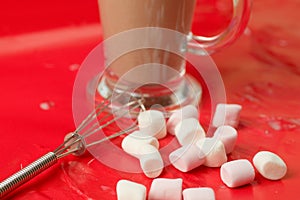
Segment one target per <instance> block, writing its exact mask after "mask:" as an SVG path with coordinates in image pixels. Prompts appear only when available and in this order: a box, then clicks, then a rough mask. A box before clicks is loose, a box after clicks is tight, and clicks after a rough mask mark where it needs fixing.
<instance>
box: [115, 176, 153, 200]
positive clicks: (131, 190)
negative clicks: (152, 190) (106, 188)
mask: <svg viewBox="0 0 300 200" xmlns="http://www.w3.org/2000/svg"><path fill="white" fill-rule="evenodd" d="M116 190H117V199H118V200H128V199H130V200H146V195H147V194H146V187H145V186H144V185H142V184H139V183H135V182H132V181H127V180H119V181H118V183H117V188H116Z"/></svg>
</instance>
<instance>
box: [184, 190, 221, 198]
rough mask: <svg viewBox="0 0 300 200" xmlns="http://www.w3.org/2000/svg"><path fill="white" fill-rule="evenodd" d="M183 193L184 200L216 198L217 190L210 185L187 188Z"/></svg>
mask: <svg viewBox="0 0 300 200" xmlns="http://www.w3.org/2000/svg"><path fill="white" fill-rule="evenodd" d="M182 194H183V199H184V200H215V192H214V190H213V189H212V188H209V187H199V188H187V189H185V190H183V192H182Z"/></svg>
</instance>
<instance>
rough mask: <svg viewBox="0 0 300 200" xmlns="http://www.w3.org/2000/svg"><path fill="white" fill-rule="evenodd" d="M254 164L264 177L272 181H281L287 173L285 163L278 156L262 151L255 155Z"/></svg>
mask: <svg viewBox="0 0 300 200" xmlns="http://www.w3.org/2000/svg"><path fill="white" fill-rule="evenodd" d="M253 164H254V166H255V168H256V169H257V171H258V172H259V173H260V174H261V175H262V176H263V177H265V178H267V179H270V180H279V179H281V178H283V177H284V176H285V174H286V172H287V166H286V164H285V162H284V161H283V160H282V159H281V158H280V157H279V156H278V155H277V154H275V153H272V152H269V151H260V152H258V153H257V154H255V156H254V157H253Z"/></svg>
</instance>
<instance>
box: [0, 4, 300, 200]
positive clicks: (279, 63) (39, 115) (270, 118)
mask: <svg viewBox="0 0 300 200" xmlns="http://www.w3.org/2000/svg"><path fill="white" fill-rule="evenodd" d="M201 2H202V3H203V5H202V6H199V7H197V11H198V12H200V13H201V17H200V18H198V16H197V18H196V19H195V21H194V25H193V29H194V30H195V31H196V32H197V33H202V34H204V33H206V34H210V35H211V34H214V33H216V32H218V31H219V30H220V29H222V28H224V27H225V26H226V22H228V20H229V19H230V11H231V8H230V6H229V7H228V6H226V3H229V1H225V0H224V1H213V3H214V6H211V5H207V4H204V3H207V2H208V1H206V0H203V1H201ZM211 2H212V1H211ZM299 6H300V4H299V1H297V0H288V1H287V0H286V1H283V0H260V1H254V4H253V11H252V16H251V20H250V22H249V29H247V31H246V32H245V34H243V35H242V37H241V38H240V39H238V40H237V41H236V43H235V44H233V45H232V46H230V47H228V48H226V49H224V50H222V51H221V52H218V53H216V54H214V55H213V59H214V61H215V62H216V64H217V66H218V68H219V70H220V72H221V74H222V77H223V80H224V84H225V87H226V93H227V100H228V102H229V103H238V104H241V105H242V106H243V110H242V113H241V123H240V126H239V128H238V132H239V137H238V142H237V146H236V148H235V150H234V152H233V153H232V154H231V155H230V156H229V159H239V158H246V159H249V160H251V159H252V157H253V156H254V154H255V153H256V152H258V151H259V150H270V151H273V152H275V153H277V154H279V155H280V156H281V157H282V158H283V159H284V160H285V162H286V163H287V166H288V172H287V175H286V176H285V177H284V178H283V179H282V180H279V181H269V180H266V179H264V178H263V177H262V176H261V175H259V174H256V178H255V181H254V182H253V183H251V184H249V185H248V186H245V187H240V188H236V189H229V188H227V187H226V186H225V185H224V184H223V183H222V181H221V180H220V177H219V169H212V168H206V167H200V168H198V169H196V170H193V171H191V172H189V173H181V172H179V171H177V170H176V169H175V168H174V167H172V166H168V167H166V168H165V170H164V172H163V174H162V175H161V177H168V178H176V177H181V178H183V187H184V188H187V187H199V186H207V187H212V188H213V189H214V191H215V193H216V199H298V198H297V197H298V193H299V191H297V188H298V187H297V186H299V184H300V175H299V169H300V162H299V152H300V115H299V110H300V87H299V85H300V65H299V62H300V57H299V56H298V51H299V50H300V24H299V19H300V12H299V11H298V8H299ZM217 12H221V14H217ZM0 19H1V23H0V87H1V96H2V98H1V104H0V124H1V129H0V130H1V131H0V133H1V139H0V146H1V148H0V152H1V161H0V180H3V179H4V178H6V177H7V176H8V175H10V174H12V173H14V172H16V171H17V170H19V169H20V168H22V167H24V166H26V165H27V164H29V163H30V162H32V161H33V160H34V159H36V158H38V157H40V156H41V155H43V154H45V153H47V152H48V151H52V150H53V149H54V148H55V147H56V146H58V145H59V144H60V143H61V142H62V140H63V137H64V135H65V134H66V133H68V132H70V131H72V130H73V129H74V128H75V126H74V122H73V117H72V89H73V82H74V80H75V77H76V73H77V70H78V69H77V67H78V66H79V65H80V64H81V63H82V61H83V60H84V58H85V57H86V56H87V55H88V53H89V52H90V51H91V50H92V49H93V48H94V47H95V46H96V45H97V44H98V43H99V42H100V41H101V25H100V23H99V20H98V9H97V2H96V1H83V0H77V1H74V0H73V1H70V0H64V1H58V0H56V1H51V2H44V1H43V2H35V1H26V3H25V1H24V2H22V1H16V0H14V1H9V2H6V3H1V7H0ZM41 104H42V105H43V104H45V105H49V109H46V110H45V109H41V107H40V106H41ZM208 105H209V101H208V93H207V91H204V98H203V103H202V108H203V109H204V110H203V112H202V113H201V121H202V123H203V125H204V126H205V127H207V125H208V123H209V117H210V112H209V111H205V108H208V107H209V106H208ZM206 110H207V109H206ZM120 179H129V180H132V181H136V182H140V183H143V184H144V185H146V186H147V188H148V189H149V186H150V184H151V181H152V180H151V179H148V178H146V177H145V176H144V175H143V174H131V173H125V172H120V171H117V170H114V169H111V168H109V167H107V166H105V165H103V164H102V163H100V162H98V161H96V160H94V158H93V157H92V156H91V155H89V154H87V155H85V156H82V157H75V156H69V157H66V158H63V159H62V160H60V161H59V163H58V164H56V165H55V166H53V167H52V168H51V169H49V170H47V171H45V172H44V173H42V174H41V175H39V176H38V177H36V178H35V179H33V180H32V181H30V182H29V183H27V184H25V185H24V186H22V187H21V188H19V189H18V190H17V191H15V192H14V193H12V194H11V195H9V196H8V197H7V199H22V200H23V199H31V200H33V199H39V200H41V199H104V200H105V199H108V200H111V199H116V193H115V185H116V183H117V181H118V180H120Z"/></svg>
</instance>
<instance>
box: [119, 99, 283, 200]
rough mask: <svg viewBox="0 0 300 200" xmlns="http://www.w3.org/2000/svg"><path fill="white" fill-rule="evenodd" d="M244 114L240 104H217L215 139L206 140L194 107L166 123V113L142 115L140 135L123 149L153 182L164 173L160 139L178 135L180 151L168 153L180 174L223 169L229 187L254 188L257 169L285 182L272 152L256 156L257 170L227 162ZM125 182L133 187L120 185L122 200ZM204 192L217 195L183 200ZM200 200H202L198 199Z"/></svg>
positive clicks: (190, 191) (136, 133)
mask: <svg viewBox="0 0 300 200" xmlns="http://www.w3.org/2000/svg"><path fill="white" fill-rule="evenodd" d="M241 109H242V107H241V106H240V105H238V104H218V105H217V106H216V109H215V113H214V116H213V120H212V126H213V127H216V130H215V132H214V134H213V136H212V137H207V136H206V133H205V131H204V129H203V128H202V126H201V124H200V123H199V120H198V109H197V108H196V107H194V106H192V105H188V106H185V107H183V108H182V109H180V110H178V111H176V112H174V113H173V114H172V115H171V116H170V117H169V119H168V121H167V122H166V120H165V118H164V115H163V113H162V112H160V111H157V110H147V111H144V112H141V113H140V114H139V116H138V126H139V130H138V131H134V132H133V133H131V134H129V135H127V136H126V137H125V138H124V139H123V141H122V148H123V150H124V151H125V152H126V153H128V154H130V155H132V156H134V157H136V158H137V159H139V161H140V166H141V168H142V170H143V172H144V174H145V175H146V176H147V177H149V178H156V177H158V176H159V175H160V174H161V173H162V171H163V168H164V163H163V159H162V157H161V154H160V152H159V140H160V139H162V138H164V137H166V135H167V133H169V134H171V135H174V136H175V137H176V139H177V141H178V143H179V144H180V147H179V148H178V149H176V150H175V151H173V152H172V153H170V155H169V160H170V163H171V164H172V165H173V166H174V167H175V168H176V169H178V170H179V171H181V172H188V171H191V170H192V169H195V168H197V167H199V166H201V165H204V166H207V167H220V177H221V180H222V181H223V182H224V183H225V185H227V186H228V187H230V188H234V187H239V186H242V185H245V184H248V183H251V182H252V181H253V180H254V178H255V170H254V167H255V168H256V169H257V171H258V172H259V173H260V174H261V175H262V176H263V177H265V178H267V179H270V180H278V179H281V178H282V177H283V176H284V175H285V174H286V171H287V167H286V164H285V163H284V161H283V160H282V159H281V158H280V157H279V156H278V155H276V154H274V153H272V152H269V151H261V152H258V153H257V154H256V155H255V156H254V157H253V164H254V167H253V165H252V163H251V162H250V161H248V160H247V159H239V160H234V161H230V162H227V155H228V154H229V153H231V152H232V151H233V149H234V146H235V144H236V140H237V136H238V134H237V130H236V128H237V126H238V124H239V115H240V111H241ZM160 181H166V180H165V179H154V181H153V183H152V185H153V184H154V186H153V188H156V186H155V185H157V184H158V185H160V184H161V183H160ZM169 181H171V180H169ZM172 181H175V180H172ZM179 182H180V181H179V180H178V179H176V183H178V184H179ZM127 183H128V184H129V183H130V184H133V183H132V182H126V181H125V182H122V184H121V183H120V184H118V186H117V193H118V199H119V200H121V199H126V198H125V197H123V194H121V193H122V192H121V191H124V190H123V189H122V188H123V187H125V188H126V187H127V186H124V185H126V184H127ZM181 183H182V180H181ZM168 185H172V184H171V183H170V184H166V186H168ZM128 187H129V186H128ZM130 187H131V186H130ZM118 188H119V189H118ZM140 188H142V187H140ZM151 188H152V186H151ZM178 188H179V187H178ZM143 190H144V189H143ZM151 191H153V192H151ZM154 191H156V189H150V192H149V198H148V199H160V200H164V199H168V200H169V199H181V195H182V194H181V189H180V190H179V189H178V190H173V189H172V190H171V189H169V190H167V191H165V192H163V193H161V192H158V191H157V192H158V194H160V193H161V194H162V195H163V196H159V197H158V198H157V197H156V196H155V194H156V193H157V192H154ZM203 191H206V193H208V194H206V195H209V198H206V199H214V193H213V191H212V192H211V189H208V188H197V189H195V188H194V189H186V190H184V192H183V196H184V199H185V200H192V199H195V198H194V197H192V196H194V195H195V196H198V195H200V194H202V193H203ZM208 191H209V192H208ZM140 192H142V191H140ZM175 193H180V195H179V196H180V198H179V196H178V198H177V197H176V198H171V197H170V196H168V194H170V195H173V194H175ZM132 195H133V194H132ZM153 195H154V197H153V198H152V197H151V196H153ZM164 195H165V196H164ZM127 199H128V198H127ZM130 199H145V198H133V197H132V196H131V198H130ZM197 199H199V196H198V198H197Z"/></svg>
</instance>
